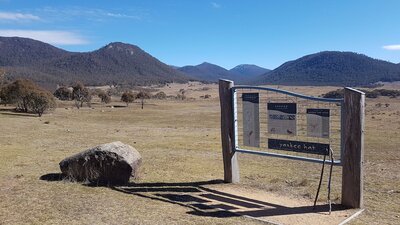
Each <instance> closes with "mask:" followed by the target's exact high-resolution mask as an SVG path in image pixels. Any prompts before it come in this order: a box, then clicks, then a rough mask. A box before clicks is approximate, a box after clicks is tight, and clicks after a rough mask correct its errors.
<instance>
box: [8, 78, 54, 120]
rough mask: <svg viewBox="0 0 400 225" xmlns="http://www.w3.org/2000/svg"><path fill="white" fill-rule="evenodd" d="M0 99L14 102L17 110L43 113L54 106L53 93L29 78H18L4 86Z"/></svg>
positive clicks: (10, 102) (40, 114)
mask: <svg viewBox="0 0 400 225" xmlns="http://www.w3.org/2000/svg"><path fill="white" fill-rule="evenodd" d="M1 93H2V94H1V96H2V99H4V100H5V101H6V102H7V103H9V104H16V105H17V108H16V109H17V111H22V112H26V113H28V112H32V113H37V114H38V115H39V116H42V115H43V113H44V112H45V111H46V110H48V109H51V108H55V106H56V104H55V100H54V97H53V95H52V94H51V93H50V92H49V91H47V90H44V89H42V88H40V87H39V86H37V85H36V84H35V83H33V82H32V81H30V80H26V79H18V80H16V81H14V82H13V83H11V84H9V85H7V86H6V87H4V88H3V89H2V91H1Z"/></svg>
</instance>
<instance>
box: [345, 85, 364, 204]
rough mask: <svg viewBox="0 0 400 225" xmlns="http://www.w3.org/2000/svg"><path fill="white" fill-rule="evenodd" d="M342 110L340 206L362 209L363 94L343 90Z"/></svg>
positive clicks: (352, 90)
mask: <svg viewBox="0 0 400 225" xmlns="http://www.w3.org/2000/svg"><path fill="white" fill-rule="evenodd" d="M343 109H344V113H343V114H342V115H344V127H342V129H343V130H344V142H343V144H344V152H343V156H342V166H343V168H342V169H343V170H342V205H344V206H347V207H351V208H363V205H364V202H363V187H364V184H363V183H364V178H363V164H364V115H365V94H364V93H363V92H361V91H358V90H355V89H352V88H345V90H344V108H343Z"/></svg>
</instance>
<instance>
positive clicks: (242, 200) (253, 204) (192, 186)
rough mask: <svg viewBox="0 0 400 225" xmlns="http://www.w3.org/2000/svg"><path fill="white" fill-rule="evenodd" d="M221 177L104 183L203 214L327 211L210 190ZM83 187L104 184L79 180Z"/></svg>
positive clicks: (57, 177)
mask: <svg viewBox="0 0 400 225" xmlns="http://www.w3.org/2000/svg"><path fill="white" fill-rule="evenodd" d="M40 180H45V181H62V180H66V178H65V176H64V175H63V174H61V173H49V174H45V175H43V176H41V177H40ZM222 183H223V181H222V180H209V181H199V182H182V183H179V182H178V183H158V182H156V183H129V184H128V185H125V186H108V187H109V188H110V189H112V190H114V191H118V192H122V193H124V194H129V195H135V196H138V197H142V198H147V199H151V200H154V201H161V202H166V203H170V204H174V205H180V206H183V207H186V208H189V209H190V211H188V212H187V213H188V214H191V215H197V216H206V217H219V218H224V217H237V216H250V217H255V218H259V217H269V216H282V215H293V214H307V213H323V214H327V212H328V210H329V205H328V204H324V205H318V206H317V207H315V208H314V207H313V206H311V205H310V206H300V207H287V206H283V205H279V204H274V203H269V202H264V201H260V200H257V199H251V198H246V197H243V196H238V195H233V194H229V193H225V192H221V191H217V190H214V189H213V185H219V184H222ZM83 185H85V186H90V187H94V188H95V187H97V186H105V185H98V184H90V183H83ZM340 210H346V208H344V207H343V206H341V205H332V211H340Z"/></svg>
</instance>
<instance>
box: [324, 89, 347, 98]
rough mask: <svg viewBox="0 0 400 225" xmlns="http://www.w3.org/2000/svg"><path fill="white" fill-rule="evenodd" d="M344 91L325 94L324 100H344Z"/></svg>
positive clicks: (338, 90)
mask: <svg viewBox="0 0 400 225" xmlns="http://www.w3.org/2000/svg"><path fill="white" fill-rule="evenodd" d="M343 95H344V89H337V90H336V91H330V92H328V93H326V94H323V95H322V97H324V98H343Z"/></svg>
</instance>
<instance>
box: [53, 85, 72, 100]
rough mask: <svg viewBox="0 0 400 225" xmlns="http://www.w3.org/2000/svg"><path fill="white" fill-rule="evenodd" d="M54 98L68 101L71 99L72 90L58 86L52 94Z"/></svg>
mask: <svg viewBox="0 0 400 225" xmlns="http://www.w3.org/2000/svg"><path fill="white" fill-rule="evenodd" d="M53 95H54V96H55V97H56V98H58V99H60V100H61V101H70V100H72V91H71V89H70V88H67V87H59V88H58V89H57V90H56V91H55V92H54V94H53Z"/></svg>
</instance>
